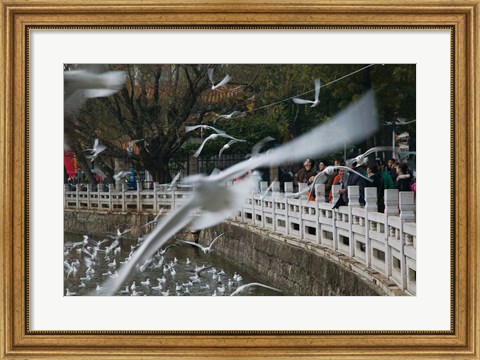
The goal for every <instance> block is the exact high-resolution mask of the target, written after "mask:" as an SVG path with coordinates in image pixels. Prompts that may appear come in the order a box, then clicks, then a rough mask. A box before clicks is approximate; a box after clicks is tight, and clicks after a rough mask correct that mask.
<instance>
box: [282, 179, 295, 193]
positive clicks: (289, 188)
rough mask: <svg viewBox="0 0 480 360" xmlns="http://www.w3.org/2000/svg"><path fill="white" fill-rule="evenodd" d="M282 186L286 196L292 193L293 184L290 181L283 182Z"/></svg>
mask: <svg viewBox="0 0 480 360" xmlns="http://www.w3.org/2000/svg"><path fill="white" fill-rule="evenodd" d="M283 186H284V189H285V193H286V194H291V193H292V192H293V182H291V181H288V182H285V183H284V184H283Z"/></svg>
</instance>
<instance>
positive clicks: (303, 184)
mask: <svg viewBox="0 0 480 360" xmlns="http://www.w3.org/2000/svg"><path fill="white" fill-rule="evenodd" d="M306 187H307V184H305V183H298V191H299V192H300V191H303V190H304V189H305V188H306ZM306 198H308V196H307V194H306V193H303V194H302V195H301V196H300V199H306Z"/></svg>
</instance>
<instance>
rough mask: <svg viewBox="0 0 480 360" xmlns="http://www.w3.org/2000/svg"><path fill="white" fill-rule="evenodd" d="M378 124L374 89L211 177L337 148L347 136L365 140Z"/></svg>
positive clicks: (223, 177) (353, 140)
mask: <svg viewBox="0 0 480 360" xmlns="http://www.w3.org/2000/svg"><path fill="white" fill-rule="evenodd" d="M377 128H378V120H377V110H376V106H375V99H374V96H373V92H372V91H368V92H367V93H366V94H365V95H363V96H362V97H361V98H360V100H358V101H357V102H355V103H353V104H350V105H349V106H348V107H346V108H345V109H343V110H342V111H340V112H339V113H338V114H336V115H335V116H334V117H332V118H331V119H330V120H329V121H327V122H326V123H324V124H321V125H319V126H317V127H315V128H313V129H312V130H310V131H309V132H308V133H306V134H303V135H302V136H299V137H298V138H296V139H294V140H292V141H290V142H288V143H286V144H285V145H282V146H279V147H277V148H275V149H271V150H269V151H268V152H266V153H262V154H259V155H257V156H253V157H251V158H250V159H248V160H245V161H242V162H240V163H238V164H236V165H233V166H231V167H229V168H227V169H225V170H224V171H223V172H222V173H220V174H218V175H215V176H214V177H213V179H212V180H214V179H215V180H220V179H224V180H228V179H233V178H235V177H236V176H239V175H242V174H244V173H246V172H247V171H248V170H250V169H255V168H258V167H263V166H275V165H280V164H282V163H283V162H285V161H292V162H294V161H297V160H298V161H299V160H304V159H306V158H310V157H316V156H318V155H321V154H325V153H327V152H331V151H333V150H336V149H338V148H339V147H341V146H343V145H344V142H346V141H347V139H348V142H351V143H355V142H358V141H362V140H364V139H366V138H367V137H368V136H370V135H372V134H373V133H375V131H376V130H377ZM318 139H322V141H318Z"/></svg>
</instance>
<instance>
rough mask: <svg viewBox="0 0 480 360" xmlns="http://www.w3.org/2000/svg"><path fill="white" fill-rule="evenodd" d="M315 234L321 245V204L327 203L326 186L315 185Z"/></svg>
mask: <svg viewBox="0 0 480 360" xmlns="http://www.w3.org/2000/svg"><path fill="white" fill-rule="evenodd" d="M315 194H317V196H316V197H315V233H316V235H317V244H320V243H321V242H322V241H321V236H320V232H321V228H320V211H319V208H320V207H319V204H320V203H324V202H325V184H316V185H315Z"/></svg>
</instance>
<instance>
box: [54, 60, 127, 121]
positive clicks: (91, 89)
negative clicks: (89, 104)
mask: <svg viewBox="0 0 480 360" xmlns="http://www.w3.org/2000/svg"><path fill="white" fill-rule="evenodd" d="M96 67H97V66H95V65H91V66H89V69H93V68H96ZM63 79H64V98H65V104H64V106H65V109H64V114H65V115H66V116H67V117H71V116H72V115H74V114H76V113H77V112H78V111H79V109H80V108H81V106H82V105H83V103H84V102H85V101H86V99H88V98H97V97H107V96H110V95H113V94H115V93H117V92H118V91H120V90H121V89H122V88H123V86H124V84H125V72H123V71H108V72H104V73H96V72H93V71H90V70H87V69H80V70H67V71H64V72H63Z"/></svg>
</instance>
